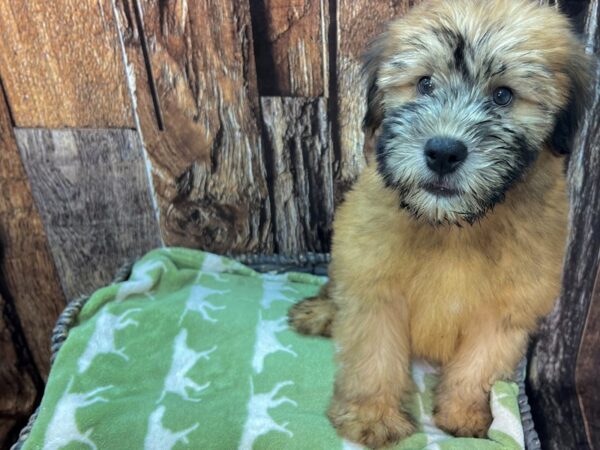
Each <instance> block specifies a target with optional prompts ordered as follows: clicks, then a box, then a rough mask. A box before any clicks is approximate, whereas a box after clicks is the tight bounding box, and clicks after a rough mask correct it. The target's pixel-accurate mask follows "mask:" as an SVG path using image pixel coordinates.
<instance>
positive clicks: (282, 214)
mask: <svg viewBox="0 0 600 450" xmlns="http://www.w3.org/2000/svg"><path fill="white" fill-rule="evenodd" d="M261 105H262V113H263V129H264V136H265V142H266V146H267V149H268V155H269V164H268V170H269V180H270V181H269V187H270V191H271V201H272V211H273V212H274V216H273V234H274V239H275V251H276V252H277V253H283V254H299V253H303V252H307V251H312V252H323V251H329V244H330V235H331V223H332V220H333V177H332V165H331V162H332V150H331V146H330V136H329V125H328V122H327V105H326V101H325V99H323V98H314V99H305V98H281V97H263V98H262V99H261Z"/></svg>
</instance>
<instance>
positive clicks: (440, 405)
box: [434, 396, 492, 437]
mask: <svg viewBox="0 0 600 450" xmlns="http://www.w3.org/2000/svg"><path fill="white" fill-rule="evenodd" d="M434 420H435V424H436V425H437V426H438V428H441V429H442V430H444V431H446V432H448V433H450V434H452V435H454V436H459V437H485V436H486V435H487V431H488V429H489V428H490V425H491V423H492V414H491V412H490V407H489V402H488V401H487V399H486V398H484V399H479V400H476V401H473V400H466V399H463V398H459V397H458V396H450V397H441V398H439V399H438V400H437V404H436V407H435V411H434Z"/></svg>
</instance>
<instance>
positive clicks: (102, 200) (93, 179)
mask: <svg viewBox="0 0 600 450" xmlns="http://www.w3.org/2000/svg"><path fill="white" fill-rule="evenodd" d="M15 134H16V138H17V144H18V146H19V149H20V152H21V155H22V158H23V162H24V164H25V168H26V170H27V174H28V175H29V179H30V181H31V187H32V191H33V195H34V198H35V201H36V204H37V205H38V207H39V208H40V213H41V216H42V219H43V221H44V223H45V228H46V230H47V233H48V239H49V243H50V247H51V250H52V254H53V256H54V260H55V261H56V265H57V269H58V272H59V274H60V279H61V283H62V286H63V289H64V291H65V293H66V294H67V296H68V297H69V298H71V297H75V296H78V295H81V294H91V293H92V292H93V291H94V290H95V289H98V288H100V287H102V286H103V285H106V284H107V283H109V282H110V281H111V279H112V277H113V276H114V274H115V272H116V271H117V269H118V268H119V267H120V266H121V265H122V264H124V263H125V262H127V261H128V260H129V259H131V258H134V257H136V256H141V255H142V254H143V253H145V252H146V251H148V250H150V249H152V248H154V247H156V246H158V245H160V235H159V229H158V223H157V220H156V217H155V215H154V212H153V206H152V203H151V199H150V195H149V192H148V191H149V186H148V179H147V174H146V169H145V166H144V160H143V156H142V148H141V144H140V141H139V136H138V134H137V133H136V132H135V131H134V130H121V129H105V130H83V129H80V130H78V129H69V130H45V129H17V130H15ZM30 270H33V269H30Z"/></svg>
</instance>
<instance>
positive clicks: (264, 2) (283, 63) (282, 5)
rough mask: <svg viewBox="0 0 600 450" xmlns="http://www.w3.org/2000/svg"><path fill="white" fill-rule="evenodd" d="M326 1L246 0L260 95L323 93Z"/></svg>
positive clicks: (300, 95)
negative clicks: (250, 22)
mask: <svg viewBox="0 0 600 450" xmlns="http://www.w3.org/2000/svg"><path fill="white" fill-rule="evenodd" d="M327 3H328V2H327V1H323V0H255V1H251V2H250V11H251V14H252V31H253V35H254V50H255V56H256V72H257V75H258V88H259V92H260V94H261V95H264V96H276V95H279V96H295V97H319V96H323V95H325V93H326V86H327V80H326V79H325V76H324V75H325V62H326V58H327V54H324V52H325V49H326V45H327V29H326V26H327V22H328V17H327V13H328V7H327Z"/></svg>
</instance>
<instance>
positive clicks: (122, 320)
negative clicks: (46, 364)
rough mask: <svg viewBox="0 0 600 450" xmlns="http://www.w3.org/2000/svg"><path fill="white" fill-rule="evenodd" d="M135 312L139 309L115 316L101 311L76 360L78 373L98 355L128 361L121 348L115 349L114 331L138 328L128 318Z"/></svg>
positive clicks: (133, 321)
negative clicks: (82, 350) (118, 357)
mask: <svg viewBox="0 0 600 450" xmlns="http://www.w3.org/2000/svg"><path fill="white" fill-rule="evenodd" d="M137 311H140V308H132V309H129V310H127V311H125V312H124V313H123V314H121V315H119V316H117V315H114V314H111V313H109V312H108V311H107V310H106V309H104V310H102V312H101V313H100V315H99V316H98V319H96V328H95V329H94V332H93V333H92V336H91V337H90V339H89V341H88V344H87V347H86V348H85V351H84V352H83V354H82V355H81V356H80V357H79V359H78V360H77V367H78V368H79V373H83V372H85V371H86V370H87V369H88V367H89V366H90V364H92V361H93V360H94V358H95V357H96V356H98V355H100V354H113V355H118V356H120V357H121V358H123V359H124V360H125V361H129V357H128V356H127V355H126V354H125V353H124V352H123V348H117V346H116V344H115V331H117V330H122V329H124V328H127V327H129V326H131V325H133V326H138V325H139V323H138V322H137V321H136V320H133V319H130V318H129V317H128V316H129V315H130V314H131V313H134V312H137Z"/></svg>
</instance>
